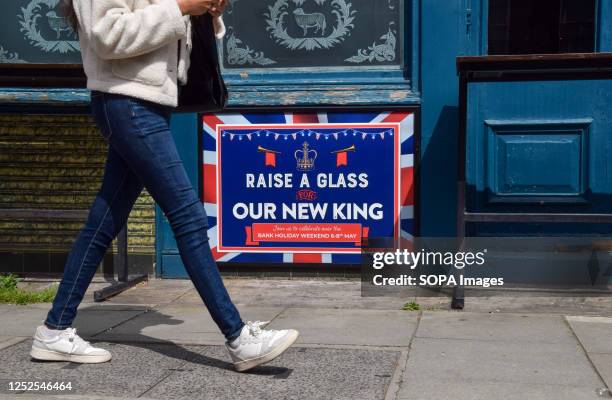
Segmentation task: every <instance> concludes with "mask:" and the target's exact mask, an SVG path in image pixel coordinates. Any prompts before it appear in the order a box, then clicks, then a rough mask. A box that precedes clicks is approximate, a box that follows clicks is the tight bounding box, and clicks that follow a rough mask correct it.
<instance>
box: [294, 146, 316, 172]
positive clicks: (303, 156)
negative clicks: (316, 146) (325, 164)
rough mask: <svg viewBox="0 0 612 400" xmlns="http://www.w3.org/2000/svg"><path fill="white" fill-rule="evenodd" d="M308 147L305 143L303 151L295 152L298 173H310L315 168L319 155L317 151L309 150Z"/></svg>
mask: <svg viewBox="0 0 612 400" xmlns="http://www.w3.org/2000/svg"><path fill="white" fill-rule="evenodd" d="M308 146H309V145H308V142H304V144H303V145H302V150H296V151H295V154H294V157H295V160H296V161H297V169H298V171H310V170H311V169H313V168H314V165H315V160H316V159H317V157H318V155H319V153H317V151H316V150H309V149H308Z"/></svg>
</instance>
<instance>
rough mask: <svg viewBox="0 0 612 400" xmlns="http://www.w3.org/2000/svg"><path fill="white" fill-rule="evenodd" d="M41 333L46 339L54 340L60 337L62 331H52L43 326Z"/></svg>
mask: <svg viewBox="0 0 612 400" xmlns="http://www.w3.org/2000/svg"><path fill="white" fill-rule="evenodd" d="M39 332H40V334H41V335H43V336H44V337H46V338H52V337H55V336H57V335H59V333H60V332H61V330H59V329H50V328H48V327H47V325H43V326H42V328H41V329H40V331H39Z"/></svg>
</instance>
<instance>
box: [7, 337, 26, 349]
mask: <svg viewBox="0 0 612 400" xmlns="http://www.w3.org/2000/svg"><path fill="white" fill-rule="evenodd" d="M26 339H28V338H27V337H19V336H0V350H2V349H6V348H7V347H10V346H13V345H15V344H17V343H19V342H22V341H24V340H26Z"/></svg>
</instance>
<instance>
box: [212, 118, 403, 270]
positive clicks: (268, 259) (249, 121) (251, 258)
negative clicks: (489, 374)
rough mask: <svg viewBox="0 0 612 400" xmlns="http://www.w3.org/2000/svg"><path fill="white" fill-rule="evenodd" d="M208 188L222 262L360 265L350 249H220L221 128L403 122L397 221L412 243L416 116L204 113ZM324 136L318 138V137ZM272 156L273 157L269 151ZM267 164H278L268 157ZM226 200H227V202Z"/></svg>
mask: <svg viewBox="0 0 612 400" xmlns="http://www.w3.org/2000/svg"><path fill="white" fill-rule="evenodd" d="M202 122H203V140H202V147H203V149H202V151H203V158H202V159H203V165H202V174H203V188H202V202H203V203H204V207H205V209H206V213H207V215H208V222H209V231H208V235H209V238H210V246H211V248H212V251H213V255H214V257H215V259H216V260H217V262H232V263H234V262H235V263H296V264H299V263H308V264H318V263H323V264H359V263H360V262H361V256H360V255H359V254H345V253H307V252H294V253H279V252H270V253H265V252H259V253H252V252H230V253H227V252H220V251H218V247H217V245H218V243H219V238H218V226H217V217H218V215H217V209H218V208H217V198H218V196H217V163H218V159H219V157H218V154H217V148H218V147H217V135H218V128H219V127H223V126H225V125H232V126H237V125H240V126H245V125H250V126H253V128H257V126H258V125H262V126H263V125H281V124H282V125H287V126H288V127H290V126H293V125H296V126H297V125H298V124H317V125H318V124H320V126H321V127H325V126H326V125H332V124H351V123H355V124H361V126H363V124H370V123H371V124H385V123H394V124H399V127H400V140H399V141H400V159H399V167H400V172H399V186H400V187H399V190H398V192H399V197H400V198H399V206H400V207H399V215H397V217H396V218H395V221H396V222H395V224H396V227H397V228H398V229H396V231H397V232H399V236H400V240H401V241H402V242H407V243H408V242H412V239H413V235H414V226H415V224H414V197H415V196H414V160H415V156H414V153H415V135H414V129H415V123H414V122H415V115H414V112H412V111H389V112H378V111H376V112H374V111H371V112H368V111H364V112H316V113H315V112H312V113H291V112H286V113H281V112H278V113H274V112H272V113H262V112H257V113H256V112H253V113H248V112H247V113H218V114H205V115H204V116H203V121H202ZM249 139H250V138H249ZM317 139H318V138H317ZM266 156H267V155H266ZM345 157H346V154H339V155H338V164H339V165H341V164H344V163H345V162H346V159H345ZM266 162H272V160H271V159H266ZM224 204H225V203H224Z"/></svg>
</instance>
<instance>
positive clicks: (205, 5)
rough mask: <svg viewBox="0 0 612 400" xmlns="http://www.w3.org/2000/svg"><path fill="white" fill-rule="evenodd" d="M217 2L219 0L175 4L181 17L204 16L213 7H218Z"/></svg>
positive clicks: (184, 0)
mask: <svg viewBox="0 0 612 400" xmlns="http://www.w3.org/2000/svg"><path fill="white" fill-rule="evenodd" d="M219 1H220V0H176V3H177V4H178V6H179V8H180V9H181V12H182V13H183V15H202V14H206V13H207V12H208V11H209V10H211V9H212V8H213V7H218V4H219ZM222 1H223V0H222Z"/></svg>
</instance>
